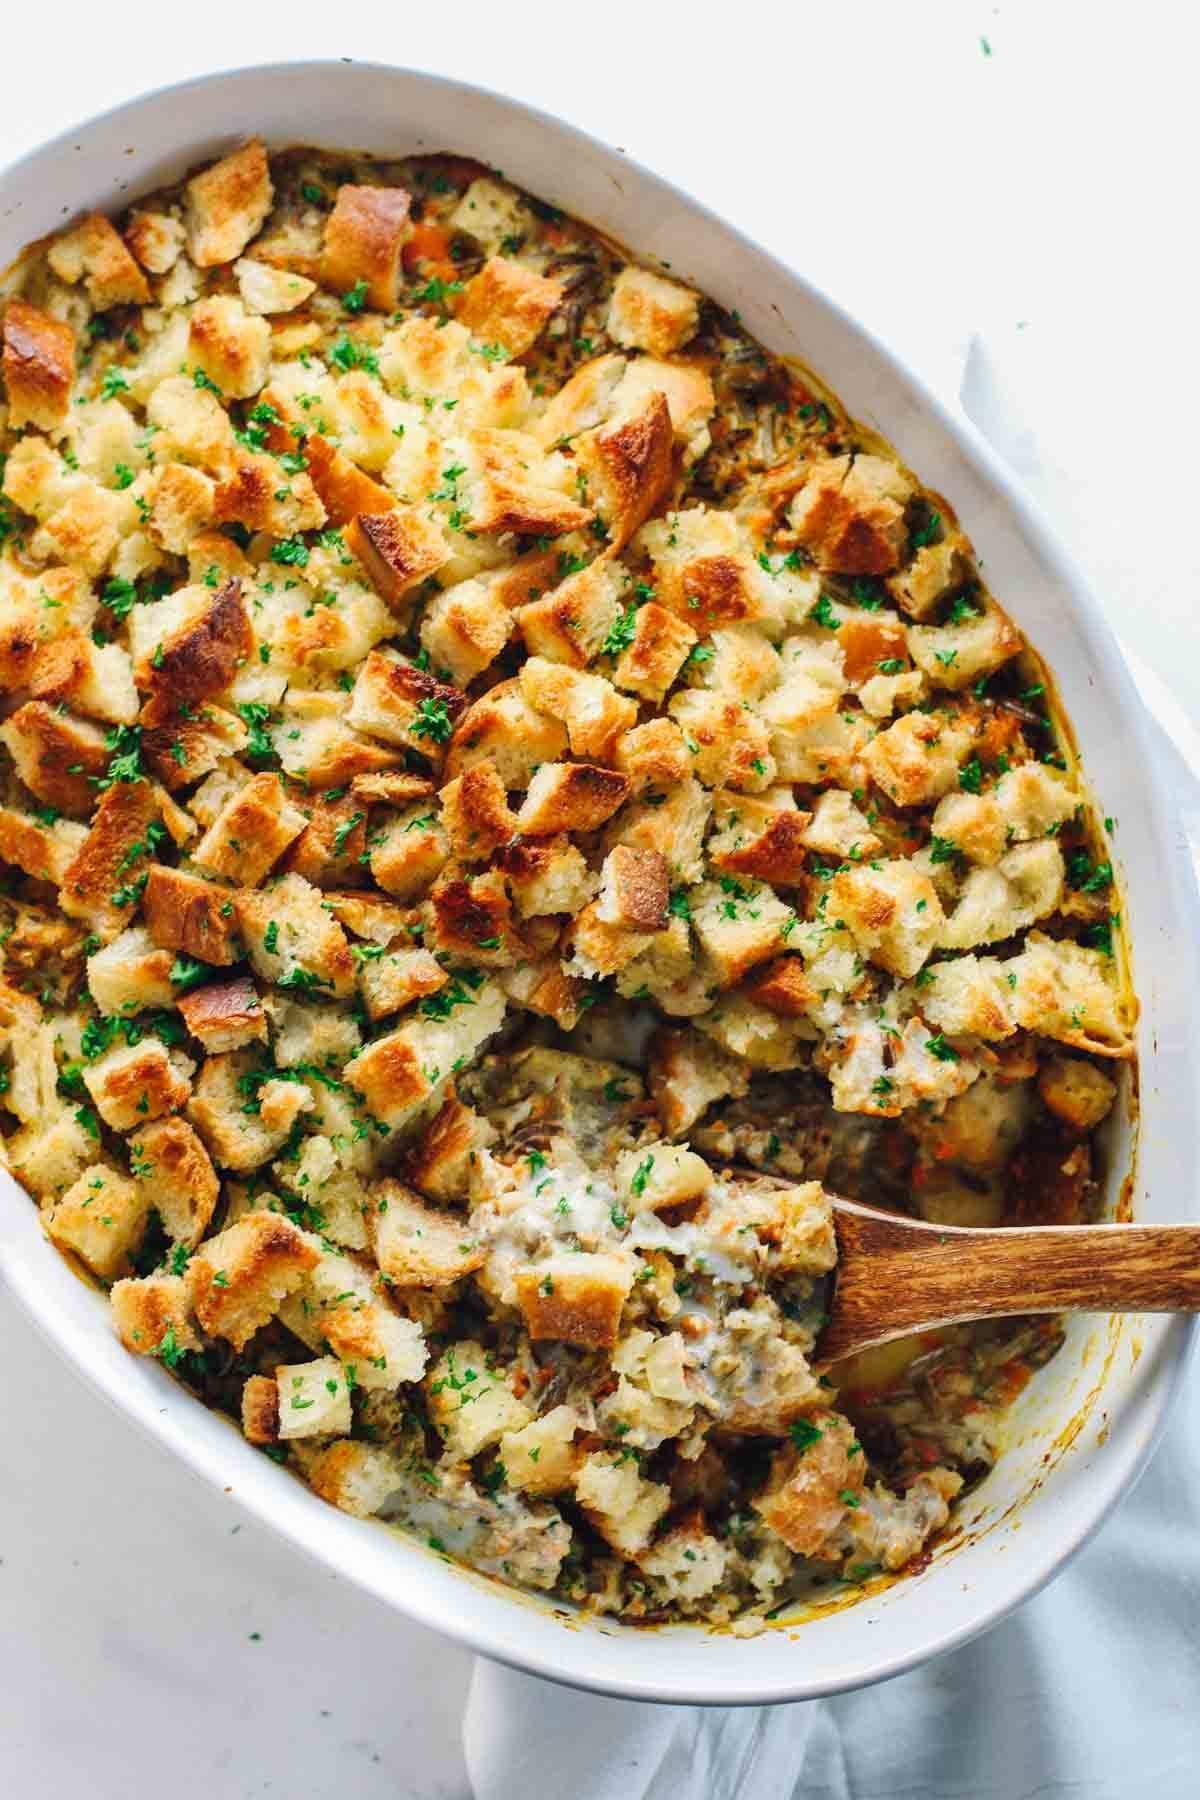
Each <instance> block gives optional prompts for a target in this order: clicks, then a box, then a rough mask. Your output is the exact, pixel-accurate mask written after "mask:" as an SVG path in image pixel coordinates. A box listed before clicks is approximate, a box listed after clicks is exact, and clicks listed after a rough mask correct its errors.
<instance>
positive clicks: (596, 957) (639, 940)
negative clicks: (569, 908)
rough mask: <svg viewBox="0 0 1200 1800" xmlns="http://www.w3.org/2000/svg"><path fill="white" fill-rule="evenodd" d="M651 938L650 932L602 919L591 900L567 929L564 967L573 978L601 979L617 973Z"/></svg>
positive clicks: (648, 943)
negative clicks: (638, 930)
mask: <svg viewBox="0 0 1200 1800" xmlns="http://www.w3.org/2000/svg"><path fill="white" fill-rule="evenodd" d="M652 941H653V934H651V933H649V932H636V931H631V930H630V929H628V927H626V926H623V925H613V924H611V923H609V922H607V921H606V920H604V919H602V918H601V917H600V913H599V907H598V904H597V903H596V902H595V901H593V902H592V904H591V905H590V906H585V907H584V909H583V911H582V912H581V913H580V914H579V915H578V917H576V918H575V919H573V920H572V921H571V924H570V925H569V926H568V928H567V935H566V938H565V940H564V947H565V948H566V949H567V951H568V957H567V960H566V961H565V962H564V964H563V968H564V970H565V971H566V972H567V973H568V974H569V975H571V976H572V977H576V976H578V977H582V979H584V980H585V981H602V980H604V979H605V977H606V976H609V975H616V974H619V973H620V971H621V970H622V969H624V968H625V967H626V966H627V965H628V964H629V963H631V962H632V961H633V960H634V958H635V957H638V956H641V954H642V953H643V951H645V950H647V949H648V948H649V946H650V944H651V942H652Z"/></svg>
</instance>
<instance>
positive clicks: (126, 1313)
mask: <svg viewBox="0 0 1200 1800" xmlns="http://www.w3.org/2000/svg"><path fill="white" fill-rule="evenodd" d="M109 1299H110V1302H111V1304H112V1321H113V1328H114V1330H115V1331H116V1334H117V1336H118V1337H119V1338H120V1340H121V1342H122V1343H123V1344H124V1346H125V1348H126V1349H127V1350H131V1351H132V1352H133V1354H134V1355H135V1356H161V1357H162V1359H163V1361H164V1362H165V1363H167V1364H168V1366H169V1367H172V1368H173V1367H174V1365H175V1362H176V1360H177V1359H178V1355H179V1353H180V1352H181V1351H184V1350H199V1348H200V1339H199V1338H198V1337H197V1336H196V1330H195V1327H194V1326H193V1324H192V1316H191V1307H190V1305H189V1304H188V1290H187V1283H186V1282H185V1281H184V1279H183V1277H182V1275H147V1276H144V1277H143V1278H142V1279H141V1280H140V1281H131V1280H125V1281H118V1282H114V1284H113V1289H112V1292H111V1294H110V1296H109Z"/></svg>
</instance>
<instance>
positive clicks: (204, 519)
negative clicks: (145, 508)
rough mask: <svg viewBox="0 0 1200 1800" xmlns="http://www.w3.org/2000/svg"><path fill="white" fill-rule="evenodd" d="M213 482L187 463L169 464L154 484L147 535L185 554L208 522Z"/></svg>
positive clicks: (159, 543) (213, 490)
mask: <svg viewBox="0 0 1200 1800" xmlns="http://www.w3.org/2000/svg"><path fill="white" fill-rule="evenodd" d="M215 492H216V489H215V486H214V483H213V482H212V481H211V480H210V478H209V477H208V476H207V475H205V474H204V473H203V472H202V471H201V470H199V469H190V468H189V467H188V465H187V464H186V463H168V464H167V465H166V467H165V468H164V469H161V470H160V471H159V474H158V478H157V480H156V481H155V482H154V485H153V490H152V493H153V497H152V499H151V501H150V517H149V520H148V521H147V523H148V526H149V530H150V535H151V537H152V538H153V539H154V542H155V543H156V544H158V545H159V546H160V547H161V548H162V549H163V550H170V551H171V552H172V554H173V555H176V556H186V555H187V553H188V550H189V548H190V546H191V544H192V543H193V541H194V539H195V538H196V537H197V535H198V534H199V533H200V532H202V531H203V530H204V529H205V527H206V526H208V525H209V524H211V522H212V517H213V496H214V494H215Z"/></svg>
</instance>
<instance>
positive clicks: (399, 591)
mask: <svg viewBox="0 0 1200 1800" xmlns="http://www.w3.org/2000/svg"><path fill="white" fill-rule="evenodd" d="M346 544H347V547H348V548H349V549H350V551H351V552H352V553H353V554H354V555H355V556H357V558H358V560H359V562H360V563H361V564H362V566H363V568H364V569H365V570H366V572H367V575H368V576H369V578H370V580H371V583H372V585H373V586H374V588H375V589H376V591H377V592H378V593H380V594H381V595H382V596H383V598H384V599H385V600H386V601H387V603H388V605H389V606H395V605H397V604H398V603H399V602H400V601H402V600H403V599H404V598H405V596H406V595H408V594H410V593H411V591H412V589H413V588H415V587H416V586H417V585H418V584H419V583H420V582H422V581H424V580H425V579H426V578H427V577H428V576H430V575H432V574H433V573H434V572H435V570H437V569H440V568H441V567H442V564H443V563H445V562H446V561H448V560H449V556H450V546H449V544H448V543H447V541H446V536H445V533H444V532H443V531H442V528H441V526H440V525H439V524H438V523H437V522H436V520H434V519H430V518H428V517H427V516H426V514H425V513H424V512H422V511H420V510H419V509H418V508H417V507H415V506H407V507H400V508H396V509H395V510H393V511H390V512H375V513H366V512H360V513H358V514H357V515H356V516H355V517H354V518H353V519H351V521H350V524H349V527H348V529H347V532H346ZM485 666H486V665H485ZM364 729H366V727H364Z"/></svg>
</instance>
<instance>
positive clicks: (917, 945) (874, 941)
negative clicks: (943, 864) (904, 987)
mask: <svg viewBox="0 0 1200 1800" xmlns="http://www.w3.org/2000/svg"><path fill="white" fill-rule="evenodd" d="M827 917H828V919H829V921H830V922H831V923H832V921H833V920H835V919H842V920H844V921H845V924H846V925H847V927H848V928H849V931H850V935H851V936H852V938H853V939H854V942H855V944H856V945H857V947H858V949H859V950H860V951H861V952H862V954H863V955H864V956H866V957H868V958H869V959H870V960H871V961H872V962H874V963H877V964H878V965H879V967H880V968H883V969H888V970H890V972H891V973H892V974H893V975H902V976H904V977H906V978H908V977H911V976H913V975H915V974H916V972H917V970H918V969H919V968H920V967H921V966H922V964H923V963H924V962H925V961H926V960H927V959H928V957H929V953H930V951H931V950H933V949H934V947H935V946H936V944H937V943H938V942H939V939H940V937H941V934H942V930H943V927H944V925H945V922H946V919H945V914H944V913H943V911H942V905H941V901H940V900H939V899H938V896H937V890H936V889H935V887H934V885H933V883H932V881H930V879H929V877H928V875H925V874H922V872H921V871H920V870H919V869H917V868H914V866H913V864H912V863H911V862H906V861H903V860H892V861H887V862H880V863H874V864H872V865H870V866H860V867H857V868H852V869H843V870H842V871H841V873H840V874H837V875H835V876H834V878H833V880H832V881H831V882H830V884H829V903H828V909H827Z"/></svg>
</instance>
